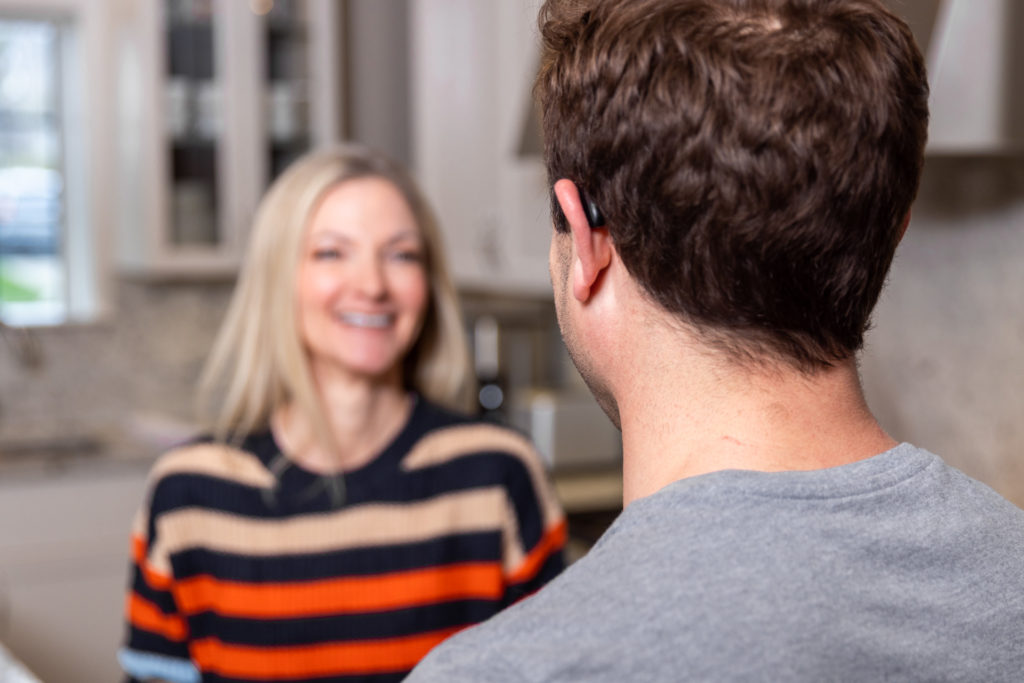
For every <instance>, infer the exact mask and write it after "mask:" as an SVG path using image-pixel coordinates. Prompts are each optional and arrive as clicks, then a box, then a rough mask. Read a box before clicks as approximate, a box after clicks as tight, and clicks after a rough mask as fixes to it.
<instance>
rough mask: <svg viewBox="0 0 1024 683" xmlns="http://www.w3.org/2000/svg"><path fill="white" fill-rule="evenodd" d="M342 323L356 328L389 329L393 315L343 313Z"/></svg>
mask: <svg viewBox="0 0 1024 683" xmlns="http://www.w3.org/2000/svg"><path fill="white" fill-rule="evenodd" d="M340 317H341V321H342V322H343V323H345V324H347V325H353V326H355V327H387V326H388V325H390V324H391V315H389V314H387V313H342V314H341V316H340Z"/></svg>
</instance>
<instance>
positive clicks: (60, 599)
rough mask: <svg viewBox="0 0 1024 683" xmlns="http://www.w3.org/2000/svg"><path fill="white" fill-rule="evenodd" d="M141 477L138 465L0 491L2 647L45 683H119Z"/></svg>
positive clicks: (14, 481)
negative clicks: (130, 553) (130, 554)
mask: <svg viewBox="0 0 1024 683" xmlns="http://www.w3.org/2000/svg"><path fill="white" fill-rule="evenodd" d="M94 464H98V463H94ZM82 470H84V466H83V468H82ZM146 472H147V466H146V465H145V464H144V463H142V462H140V463H131V464H124V465H120V466H118V467H116V468H113V469H112V470H111V469H107V470H106V471H105V472H86V471H78V472H76V473H64V474H59V475H52V476H41V475H40V476H36V477H28V476H26V477H20V476H5V477H4V479H3V481H0V643H3V644H4V646H5V647H6V648H7V649H8V650H10V651H11V652H12V653H13V655H14V656H15V657H16V658H17V659H18V660H20V661H21V662H23V663H24V664H25V666H26V667H27V668H28V669H29V670H31V671H32V672H33V673H34V674H35V675H36V676H38V677H39V678H40V679H41V680H43V681H46V682H47V683H65V682H66V683H73V682H77V681H115V680H118V679H119V678H120V677H121V676H120V673H119V672H120V669H119V667H118V664H117V660H116V653H117V649H118V647H120V644H121V642H122V640H123V637H124V619H123V616H122V615H123V613H124V599H125V591H126V587H127V577H128V562H129V558H128V550H129V533H130V530H131V523H132V518H133V516H134V514H135V511H136V510H137V509H138V507H139V504H140V503H141V502H142V498H143V495H144V490H145V477H146Z"/></svg>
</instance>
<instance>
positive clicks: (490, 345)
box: [473, 315, 507, 424]
mask: <svg viewBox="0 0 1024 683" xmlns="http://www.w3.org/2000/svg"><path fill="white" fill-rule="evenodd" d="M500 349H501V332H500V327H499V325H498V321H497V319H496V318H495V317H494V316H490V315H484V316H480V317H479V318H477V319H476V320H475V321H474V323H473V367H474V370H475V371H476V379H477V385H478V386H479V387H480V389H479V391H478V392H477V403H478V404H479V406H480V413H481V415H482V417H484V418H485V419H487V420H491V421H493V422H498V423H500V424H505V423H506V422H507V416H506V414H505V402H506V392H505V381H504V378H503V377H502V375H501V360H500V359H501V353H500Z"/></svg>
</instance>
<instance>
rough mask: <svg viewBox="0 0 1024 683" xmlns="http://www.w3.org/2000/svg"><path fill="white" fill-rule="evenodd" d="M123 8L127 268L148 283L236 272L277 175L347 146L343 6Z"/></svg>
mask: <svg viewBox="0 0 1024 683" xmlns="http://www.w3.org/2000/svg"><path fill="white" fill-rule="evenodd" d="M123 7H124V9H122V12H121V14H120V19H121V26H120V27H119V28H120V31H119V41H118V52H119V54H118V60H117V63H118V64H119V68H120V73H119V74H118V81H119V101H118V111H119V131H118V146H119V150H118V156H119V169H120V175H119V192H120V196H119V206H120V215H119V217H118V224H119V232H118V247H119V263H120V266H121V267H122V269H123V270H125V271H127V272H137V273H141V274H143V275H148V276H196V275H230V274H231V273H233V272H234V270H235V269H236V268H237V265H238V263H239V260H240V257H241V253H242V249H243V247H244V244H245V237H246V233H247V231H248V228H249V225H250V223H251V221H252V218H253V214H254V210H255V207H256V204H257V203H258V201H259V198H260V196H261V195H262V193H263V191H264V190H265V188H266V186H267V184H268V183H269V181H270V179H272V178H273V177H274V176H275V175H276V174H277V173H278V172H279V171H280V170H281V168H283V167H284V166H285V165H287V163H288V162H289V161H290V160H292V159H294V158H295V157H296V156H298V155H299V154H301V153H302V152H304V151H306V150H308V149H309V148H311V147H315V146H321V145H324V144H329V143H331V142H333V141H335V140H337V139H338V138H339V129H340V118H341V101H340V100H341V95H340V93H341V84H340V78H341V68H340V66H341V64H340V59H341V57H340V38H339V35H340V6H339V3H337V2H336V0H276V2H270V1H269V0H265V1H257V0H253V1H252V2H242V1H240V0H126V2H125V3H124V4H123Z"/></svg>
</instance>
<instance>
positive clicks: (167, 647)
mask: <svg viewBox="0 0 1024 683" xmlns="http://www.w3.org/2000/svg"><path fill="white" fill-rule="evenodd" d="M128 647H129V648H131V649H132V650H139V651H140V652H151V653H154V654H158V655H166V656H168V657H178V658H184V659H188V658H189V654H188V647H187V646H186V645H185V643H179V642H175V641H173V640H167V638H164V637H163V636H160V635H157V634H155V633H150V632H149V631H144V630H142V629H141V628H136V627H134V626H129V628H128Z"/></svg>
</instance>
